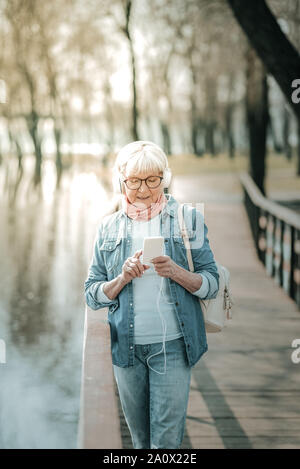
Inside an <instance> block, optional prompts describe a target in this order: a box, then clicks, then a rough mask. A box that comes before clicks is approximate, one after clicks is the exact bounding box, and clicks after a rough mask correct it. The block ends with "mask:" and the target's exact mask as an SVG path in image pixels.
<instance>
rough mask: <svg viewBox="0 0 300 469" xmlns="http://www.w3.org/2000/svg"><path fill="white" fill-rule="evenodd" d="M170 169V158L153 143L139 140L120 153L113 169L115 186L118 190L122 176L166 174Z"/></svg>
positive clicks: (125, 147) (126, 146)
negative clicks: (152, 172)
mask: <svg viewBox="0 0 300 469" xmlns="http://www.w3.org/2000/svg"><path fill="white" fill-rule="evenodd" d="M166 169H168V158H167V156H166V154H165V153H164V152H163V150H162V149H161V148H160V147H159V146H158V145H156V144H155V143H152V142H147V141H143V140H138V141H136V142H132V143H129V144H127V145H125V146H124V147H123V148H121V150H120V151H119V153H118V154H117V158H116V161H115V164H114V167H113V185H114V188H115V190H116V188H117V186H118V184H119V178H120V176H121V174H122V175H125V173H126V175H127V176H128V175H131V174H139V173H146V172H148V171H161V172H164V171H165V170H166Z"/></svg>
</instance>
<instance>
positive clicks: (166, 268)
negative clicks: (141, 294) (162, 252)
mask: <svg viewBox="0 0 300 469" xmlns="http://www.w3.org/2000/svg"><path fill="white" fill-rule="evenodd" d="M152 263H153V265H154V268H155V271H156V272H157V273H158V275H160V276H161V277H166V278H172V276H173V275H175V273H176V268H177V264H176V262H174V261H173V260H172V259H171V257H170V256H158V257H154V258H153V259H152Z"/></svg>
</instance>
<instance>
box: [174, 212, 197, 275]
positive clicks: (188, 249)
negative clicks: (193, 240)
mask: <svg viewBox="0 0 300 469" xmlns="http://www.w3.org/2000/svg"><path fill="white" fill-rule="evenodd" d="M183 209H184V204H178V223H179V227H180V230H181V236H182V239H183V242H184V245H185V249H186V255H187V260H188V264H189V269H190V271H191V272H194V270H195V269H194V264H193V258H192V254H191V245H190V241H189V237H188V232H187V229H186V226H185V222H184V216H183Z"/></svg>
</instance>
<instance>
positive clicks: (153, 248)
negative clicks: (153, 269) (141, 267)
mask: <svg viewBox="0 0 300 469" xmlns="http://www.w3.org/2000/svg"><path fill="white" fill-rule="evenodd" d="M163 255H164V237H163V236H150V237H149V238H144V247H143V264H149V263H151V259H153V258H154V257H158V256H163Z"/></svg>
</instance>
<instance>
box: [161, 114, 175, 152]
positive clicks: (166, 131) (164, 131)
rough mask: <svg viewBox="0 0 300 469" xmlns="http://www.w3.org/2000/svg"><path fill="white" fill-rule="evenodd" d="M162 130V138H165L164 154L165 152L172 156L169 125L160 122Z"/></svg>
mask: <svg viewBox="0 0 300 469" xmlns="http://www.w3.org/2000/svg"><path fill="white" fill-rule="evenodd" d="M160 128H161V133H162V136H163V148H164V152H165V153H166V154H167V155H171V153H172V149H171V137H170V131H169V127H168V124H166V123H165V122H163V121H161V122H160Z"/></svg>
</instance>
